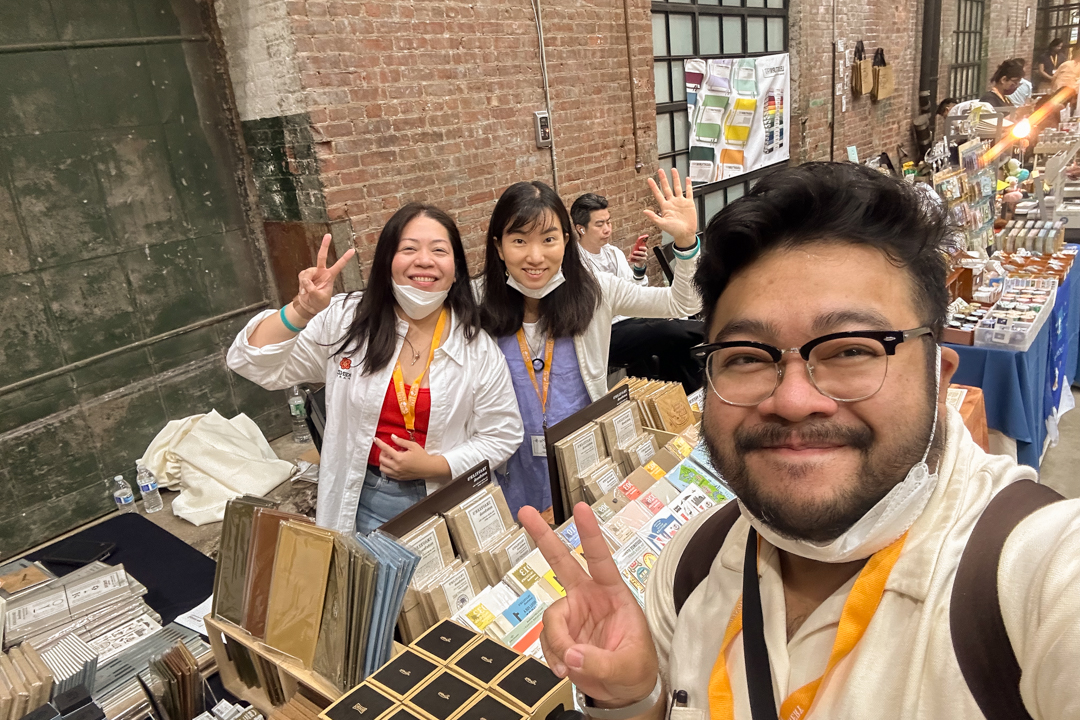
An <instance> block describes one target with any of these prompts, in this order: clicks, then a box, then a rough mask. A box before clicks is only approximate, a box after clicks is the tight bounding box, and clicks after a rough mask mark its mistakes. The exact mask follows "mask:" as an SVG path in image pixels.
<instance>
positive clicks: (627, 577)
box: [614, 536, 659, 607]
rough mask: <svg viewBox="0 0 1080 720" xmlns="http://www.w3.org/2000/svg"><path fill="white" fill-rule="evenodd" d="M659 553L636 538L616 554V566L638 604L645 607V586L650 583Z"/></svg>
mask: <svg viewBox="0 0 1080 720" xmlns="http://www.w3.org/2000/svg"><path fill="white" fill-rule="evenodd" d="M658 555H659V554H658V553H657V552H656V550H654V549H653V548H652V547H650V546H649V544H648V543H647V542H645V541H644V540H642V539H641V538H640V537H637V536H634V537H633V538H631V539H630V541H629V542H627V543H626V544H625V545H623V546H622V548H620V549H619V551H618V552H617V553H615V557H614V559H615V566H616V567H617V568H618V569H619V573H620V574H621V575H622V577H623V580H624V582H626V584H627V585H628V586H629V587H630V591H631V592H633V593H634V597H635V598H636V599H637V601H638V604H639V605H641V606H642V607H644V606H645V584H646V583H647V582H648V581H649V573H650V572H651V571H652V568H653V566H654V565H656V560H657V557H658Z"/></svg>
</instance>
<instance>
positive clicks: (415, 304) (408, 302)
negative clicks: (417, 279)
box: [393, 283, 450, 320]
mask: <svg viewBox="0 0 1080 720" xmlns="http://www.w3.org/2000/svg"><path fill="white" fill-rule="evenodd" d="M393 285H394V300H396V301H397V304H398V307H400V308H401V310H402V312H404V313H405V314H406V315H408V316H409V317H411V318H412V319H413V320H421V319H423V318H426V317H427V316H428V315H430V314H431V313H433V312H435V311H436V310H438V309H439V308H440V307H442V304H443V301H444V300H446V296H447V295H449V294H450V291H449V290H436V291H431V290H421V289H420V288H414V287H413V286H412V285H398V284H397V283H393Z"/></svg>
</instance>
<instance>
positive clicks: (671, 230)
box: [645, 168, 697, 250]
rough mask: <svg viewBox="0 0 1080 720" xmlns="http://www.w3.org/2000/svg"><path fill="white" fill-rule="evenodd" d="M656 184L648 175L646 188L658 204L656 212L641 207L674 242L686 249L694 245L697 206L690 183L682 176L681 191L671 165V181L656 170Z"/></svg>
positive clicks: (675, 172)
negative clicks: (683, 182) (658, 178)
mask: <svg viewBox="0 0 1080 720" xmlns="http://www.w3.org/2000/svg"><path fill="white" fill-rule="evenodd" d="M656 174H657V175H658V176H659V177H660V184H659V186H658V185H657V184H656V181H655V180H653V179H652V178H649V189H650V190H652V194H653V197H654V198H656V202H657V204H659V205H660V212H659V213H655V212H653V211H652V210H646V211H645V217H647V218H649V220H651V221H652V224H653V225H655V226H656V227H658V228H660V229H661V230H663V231H664V232H666V233H667V234H669V235H671V236H672V237H674V238H675V246H676V247H679V248H682V249H684V250H688V249H690V248H691V247H693V245H694V236H695V235H696V234H697V207H696V206H695V205H694V184H693V183H692V182H691V181H690V178H686V187H685V191H684V189H683V185H682V184H681V183H680V182H679V171H678V170H676V169H675V168H672V169H671V183H670V184H669V183H668V178H667V173H665V172H664V171H663V170H659V171H657V173H656Z"/></svg>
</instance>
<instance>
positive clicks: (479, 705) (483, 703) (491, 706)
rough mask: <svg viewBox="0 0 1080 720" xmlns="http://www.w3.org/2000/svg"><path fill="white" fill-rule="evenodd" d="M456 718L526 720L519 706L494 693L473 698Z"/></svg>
mask: <svg viewBox="0 0 1080 720" xmlns="http://www.w3.org/2000/svg"><path fill="white" fill-rule="evenodd" d="M456 720H526V718H525V716H524V715H522V714H521V711H520V710H518V709H517V708H515V707H513V706H511V705H509V704H507V703H505V702H503V701H502V700H499V699H498V698H496V697H494V696H492V695H481V696H479V697H477V698H476V699H475V700H473V701H472V702H471V703H470V704H469V705H468V706H466V708H465V709H464V710H462V711H461V713H460V714H459V715H458V716H457V718H456Z"/></svg>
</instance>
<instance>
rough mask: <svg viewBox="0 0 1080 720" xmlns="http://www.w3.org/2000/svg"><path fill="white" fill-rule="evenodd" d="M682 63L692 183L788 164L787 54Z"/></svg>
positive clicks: (789, 85) (693, 60)
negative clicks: (687, 115) (777, 164)
mask: <svg viewBox="0 0 1080 720" xmlns="http://www.w3.org/2000/svg"><path fill="white" fill-rule="evenodd" d="M684 62H685V64H684V68H683V69H684V75H685V78H686V92H687V98H688V100H690V103H691V108H690V114H689V117H690V128H689V138H688V140H689V144H690V176H691V179H692V180H693V181H694V182H695V183H708V182H715V181H717V180H723V179H727V178H731V177H737V176H738V175H742V174H744V173H748V172H752V171H754V170H757V169H759V168H763V167H767V166H769V165H773V164H775V163H778V162H782V161H784V160H787V159H788V157H789V153H790V142H789V140H790V132H789V128H790V127H791V116H790V104H791V103H790V99H791V80H790V72H789V70H788V65H789V63H788V55H787V54H786V53H784V54H779V55H766V56H762V57H757V58H719V59H712V60H703V59H699V58H694V59H690V60H686V61H684Z"/></svg>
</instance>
